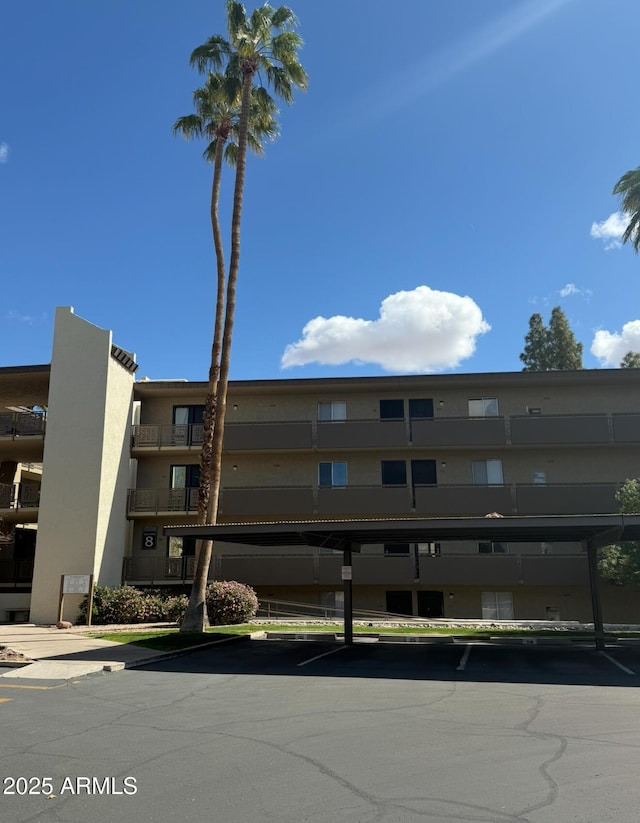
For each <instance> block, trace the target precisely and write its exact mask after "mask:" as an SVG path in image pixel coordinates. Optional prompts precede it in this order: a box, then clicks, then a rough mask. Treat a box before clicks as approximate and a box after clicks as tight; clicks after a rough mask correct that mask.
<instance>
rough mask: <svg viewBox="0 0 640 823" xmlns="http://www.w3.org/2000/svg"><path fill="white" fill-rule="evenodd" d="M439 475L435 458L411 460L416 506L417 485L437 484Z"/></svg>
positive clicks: (412, 485)
mask: <svg viewBox="0 0 640 823" xmlns="http://www.w3.org/2000/svg"><path fill="white" fill-rule="evenodd" d="M437 483H438V475H437V472H436V461H435V460H412V461H411V498H412V501H413V507H414V509H415V507H416V486H436V485H437Z"/></svg>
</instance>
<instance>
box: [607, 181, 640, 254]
mask: <svg viewBox="0 0 640 823" xmlns="http://www.w3.org/2000/svg"><path fill="white" fill-rule="evenodd" d="M613 193H614V194H617V195H619V196H620V201H621V202H620V211H622V213H623V214H624V215H625V216H626V217H628V218H629V225H628V226H627V228H626V229H625V232H624V234H623V235H622V242H623V243H627V242H628V241H631V243H632V245H633V248H634V250H635V252H636V253H638V252H639V251H640V166H638V168H637V169H632V170H631V171H628V172H627V173H626V174H623V175H622V177H621V178H620V179H619V180H618V182H617V183H616V184H615V186H614V188H613Z"/></svg>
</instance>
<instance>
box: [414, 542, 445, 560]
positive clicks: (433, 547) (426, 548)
mask: <svg viewBox="0 0 640 823" xmlns="http://www.w3.org/2000/svg"><path fill="white" fill-rule="evenodd" d="M418 554H420V555H422V556H424V557H440V543H418Z"/></svg>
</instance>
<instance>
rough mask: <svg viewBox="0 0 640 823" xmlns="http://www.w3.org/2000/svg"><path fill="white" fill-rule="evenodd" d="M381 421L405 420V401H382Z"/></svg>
mask: <svg viewBox="0 0 640 823" xmlns="http://www.w3.org/2000/svg"><path fill="white" fill-rule="evenodd" d="M380 420H404V400H381V401H380Z"/></svg>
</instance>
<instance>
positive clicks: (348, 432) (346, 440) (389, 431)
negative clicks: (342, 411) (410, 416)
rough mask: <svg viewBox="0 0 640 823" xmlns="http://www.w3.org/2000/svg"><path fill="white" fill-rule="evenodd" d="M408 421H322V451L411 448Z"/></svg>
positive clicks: (319, 438) (319, 442) (319, 444)
mask: <svg viewBox="0 0 640 823" xmlns="http://www.w3.org/2000/svg"><path fill="white" fill-rule="evenodd" d="M407 442H408V441H407V426H406V423H405V422H404V420H334V421H322V422H318V429H317V435H316V445H317V447H318V448H319V449H389V448H404V447H406V446H407Z"/></svg>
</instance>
